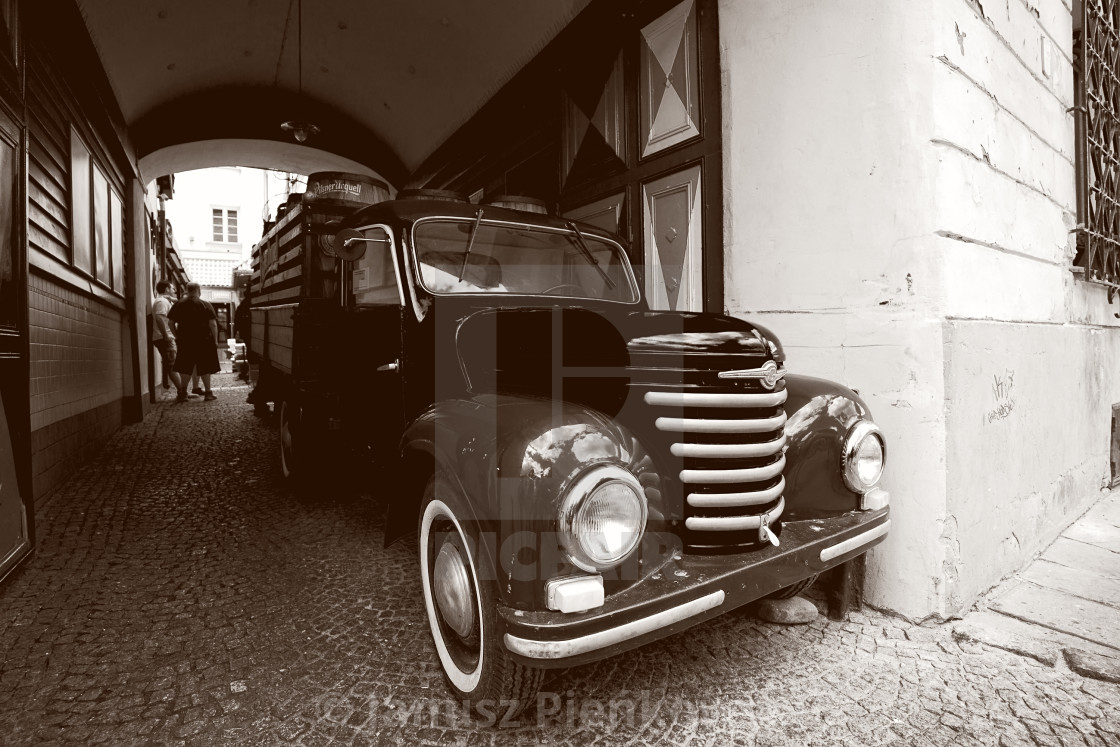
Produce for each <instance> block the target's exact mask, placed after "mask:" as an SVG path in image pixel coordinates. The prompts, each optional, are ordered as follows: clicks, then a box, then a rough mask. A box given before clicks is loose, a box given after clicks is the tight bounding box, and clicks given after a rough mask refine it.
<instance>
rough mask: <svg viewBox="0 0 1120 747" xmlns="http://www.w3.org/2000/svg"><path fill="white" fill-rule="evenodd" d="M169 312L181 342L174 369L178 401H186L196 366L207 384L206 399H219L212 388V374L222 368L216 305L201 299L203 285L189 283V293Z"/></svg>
mask: <svg viewBox="0 0 1120 747" xmlns="http://www.w3.org/2000/svg"><path fill="white" fill-rule="evenodd" d="M167 316H168V318H169V319H170V320H171V321H172V322H174V323H175V338H176V340H177V341H178V343H179V353H178V356H177V357H176V359H175V370H176V371H177V372H178V373H179V374H180V378H179V380H180V383H179V384H178V388H179V395H178V397H177V398H176V401H177V402H184V401H186V399H187V386H188V383H189V382H190V376H191V371H193V370H195V369H197V370H198V374H199V376H200V377H201V378H202V383H203V385H204V386H205V387H206V390H205V392H204V397H205V399H206V401H207V402H211V401H213V400H215V399H217V397H215V396H214V392H213V390H212V389H211V388H210V375H211V374H215V373H218V372H219V371H221V370H222V364H221V363H219V362H218V348H217V347H216V346H217V344H218V315H217V314H215V313H214V307H213V306H211V305H210V304H209V303H207V302H206V301H203V300H202V287H201V286H200V285H199V284H198V283H188V284H187V297H186V298H184V299H183V300H181V301H179V302H178V303H176V304H175V305H174V306H172V307H171V311H170V312H168V315H167Z"/></svg>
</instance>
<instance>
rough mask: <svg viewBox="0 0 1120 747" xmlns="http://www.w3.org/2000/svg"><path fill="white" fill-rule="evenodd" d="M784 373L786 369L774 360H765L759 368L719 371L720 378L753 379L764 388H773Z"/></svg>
mask: <svg viewBox="0 0 1120 747" xmlns="http://www.w3.org/2000/svg"><path fill="white" fill-rule="evenodd" d="M785 375H786V370H785V369H784V368H781V367H779V366H778V364H777V363H775V362H774V361H766V362H765V363H763V364H762V367H761V368H743V369H738V370H735V371H720V372H719V377H720V378H721V379H755V380H757V381H758V383H759V384H762V386H763V388H765V389H773V388H774V387H776V386H777V385H778V382H779V381H781V379H782V377H783V376H785Z"/></svg>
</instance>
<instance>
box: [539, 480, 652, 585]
mask: <svg viewBox="0 0 1120 747" xmlns="http://www.w3.org/2000/svg"><path fill="white" fill-rule="evenodd" d="M619 501H625V502H626V504H625V505H623V504H619ZM604 503H605V504H606V506H607V508H613V509H614V510H616V511H617V512H618V514H617V515H620V516H622V517H623V521H624V523H628V524H629V525H630V527H631V529H630V530H629V532H628V534H629V536H628V537H627V538H625V539H623V540H622V541H621V544H619V545H618V547H616V548H614V549H613V550H610V549H606V548H603V547H602V544H603V537H602V536H600V537H599V538H596V537H595V536H594V535H595V534H596V532H594V531H592V530H591V526H593V524H592V522H593V521H594V519H595V516H594V515H593V513H592V512H593V511H594V510H595V509H596V508H599V509H600V510H602V509H603V506H604ZM612 503H613V504H614V505H613V507H612V506H611V504H612ZM617 515H616V518H615V519H614V520H615V521H618V518H617ZM648 515H649V506H648V505H647V501H646V495H645V491H644V490H643V489H642V486H641V483H639V482H638V478H637V477H635V476H634V474H633V473H632V472H630V471H629V470H627V469H624V468H622V467H620V466H618V465H616V464H599V465H595V466H593V467H591V468H590V469H588V470H586V471H584V472H583V473H582V474H580V475H579V476H578V477H576V478H575V479H574V480H573V481H572V483H571V484H570V485H569V486H568V488H567V490H566V491H565V492H564V496H563V498H562V499H561V500H560V508H559V512H558V517H557V521H558V525H559V528H560V541H561V544H562V545H563V547H564V552H565V553H567V555H568V559H569V560H570V561H571V562H572V565H574V566H576V567H577V568H579V569H581V570H584V571H589V572H598V571H603V570H607V569H609V568H614V567H615V566H617V565H619V564H620V563H622V562H623V561H624V560H626V558H628V557H629V556H630V554H631V553H632V552H634V550H635V549H636V548H637V547H638V545H639V544H641V541H642V536H643V534H644V533H645V529H646V519H647V518H648ZM600 520H602V519H601V517H600ZM598 534H599V535H603V534H604V533H603V532H599V533H598ZM596 539H597V541H596ZM596 545H598V546H596Z"/></svg>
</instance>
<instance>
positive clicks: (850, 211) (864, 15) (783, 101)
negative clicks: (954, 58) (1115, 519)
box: [719, 0, 945, 617]
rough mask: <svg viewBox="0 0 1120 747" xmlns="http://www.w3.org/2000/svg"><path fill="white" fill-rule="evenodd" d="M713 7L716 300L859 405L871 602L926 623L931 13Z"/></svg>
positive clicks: (938, 489) (934, 360) (937, 439)
mask: <svg viewBox="0 0 1120 747" xmlns="http://www.w3.org/2000/svg"><path fill="white" fill-rule="evenodd" d="M903 6H905V7H903ZM719 13H720V16H719V24H720V39H721V50H720V55H721V64H722V66H723V71H724V73H723V76H724V77H723V87H724V97H723V101H724V138H725V140H724V153H725V160H724V185H725V200H726V209H725V236H724V240H725V255H726V258H725V262H726V290H725V293H726V301H727V307H728V311H729V312H730V313H732V314H735V315H737V316H745V317H749V318H753V319H757V320H758V321H760V322H762V323H763V324H766V325H768V326H770V327H771V328H772V329H773V330H774V331H775V332H776V333H777V334H778V335H779V337H781V339H782V341H783V343H784V345H785V347H786V351H787V355H788V363H787V366H788V367H789V368H790V369H791V370H795V371H798V372H804V373H810V374H814V375H818V376H824V377H827V378H831V379H835V380H838V381H841V382H844V383H845V384H847V385H849V386H852V387H854V388H856V389H858V390H859V391H860V392H861V394H862V395H863V396H864V397H865V398H866V399H867V401H868V404H869V405H870V407H871V409H872V412H873V413H874V415H875V418H876V420H877V421H878V422H879V424H880V425H881V427H882V428H883V429H884V430H885V431H886V433H887V434H888V441H889V444H888V447H889V452H890V472H889V474H888V475H887V477H886V480H885V487H886V488H888V489H889V490H890V491H891V494H892V499H893V504H894V518H893V527H892V531H891V534H890V536H889V537H888V539H887V541H886V542H885V543H884V544H883V545H882V546H881V547H879V548H877V549H876V550H874V551H873V552H872V553H871V555H870V556H869V561H870V562H869V576H870V578H869V584H868V593H869V595H870V601H872V602H873V603H877V604H883V605H887V606H890V607H893V608H894V609H897V610H899V611H901V612H903V613H904V614H907V615H910V616H913V617H923V616H925V615H928V614H930V613H931V612H935V611H939V610H940V604H941V602H940V600H941V588H940V585H941V584H940V578H941V576H942V563H943V549H942V547H941V546H940V544H939V543H938V542H937V540H936V538H937V535H938V534H939V533H940V532H939V530H938V527H940V526H942V525H943V524H944V522H945V500H944V494H945V487H944V482H945V470H944V461H943V455H944V452H945V445H944V444H945V422H944V420H945V413H944V407H943V400H944V393H943V377H942V370H943V346H942V328H941V323H940V320H939V319H938V316H937V311H936V301H937V298H938V296H939V295H940V290H939V289H940V287H941V280H940V276H939V273H940V267H939V265H938V263H937V261H936V257H935V256H934V255H933V253H932V251H931V250H932V249H933V246H934V243H935V241H936V237H935V235H934V224H933V217H934V216H933V215H932V214H931V213H930V211H929V204H930V201H931V199H932V193H933V184H932V175H933V173H934V168H935V166H936V162H935V158H934V154H933V153H932V152H931V151H930V149H929V146H928V142H929V137H930V134H929V120H930V116H931V112H930V109H931V100H930V95H929V78H930V75H931V70H930V64H929V56H928V41H927V40H926V39H927V37H928V28H929V24H930V19H929V11H928V10H926V9H924V6H918V5H915V4H910V3H881V2H875V1H873V0H859V1H858V2H848V3H834V2H828V0H812V1H809V2H796V3H775V2H766V1H764V0H754V1H752V2H741V1H734V0H728V1H727V2H721V3H720V5H719Z"/></svg>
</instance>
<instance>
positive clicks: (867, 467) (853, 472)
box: [841, 420, 887, 493]
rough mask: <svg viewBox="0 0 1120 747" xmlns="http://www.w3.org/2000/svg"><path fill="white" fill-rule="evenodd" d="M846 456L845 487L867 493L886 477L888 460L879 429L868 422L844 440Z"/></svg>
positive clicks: (844, 464)
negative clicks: (884, 472)
mask: <svg viewBox="0 0 1120 747" xmlns="http://www.w3.org/2000/svg"><path fill="white" fill-rule="evenodd" d="M843 453H844V457H843V464H842V465H841V468H842V469H843V473H844V482H845V484H847V486H848V487H849V488H851V489H852V490H854V491H856V492H857V493H866V492H868V491H869V490H871V488H873V487H875V485H876V483H878V482H879V479H880V478H881V477H882V476H883V466H884V464H885V463H886V459H887V448H886V444H885V443H884V441H883V434H882V433H881V432H880V431H879V427H878V426H877V425H875V424H874V423H872V422H870V421H867V420H861V421H859V422H858V423H856V424H855V425H854V426H853V427H852V428H851V430H849V431H848V435H847V436H846V437H845V438H844V452H843Z"/></svg>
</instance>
